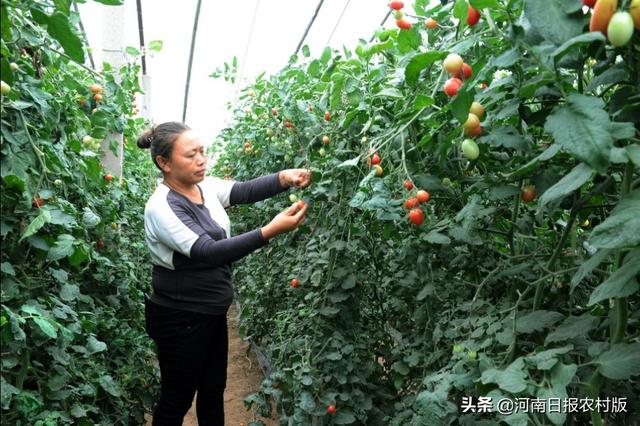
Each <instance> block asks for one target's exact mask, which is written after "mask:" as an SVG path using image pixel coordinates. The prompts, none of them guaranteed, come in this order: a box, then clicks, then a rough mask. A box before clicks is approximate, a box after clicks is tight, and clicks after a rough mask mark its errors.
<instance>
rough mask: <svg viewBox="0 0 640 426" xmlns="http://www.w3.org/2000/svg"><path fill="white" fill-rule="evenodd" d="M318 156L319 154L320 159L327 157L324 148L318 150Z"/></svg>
mask: <svg viewBox="0 0 640 426" xmlns="http://www.w3.org/2000/svg"><path fill="white" fill-rule="evenodd" d="M318 154H320V157H324V156H325V155H327V152H326V151H325V150H324V148H320V149H319V150H318Z"/></svg>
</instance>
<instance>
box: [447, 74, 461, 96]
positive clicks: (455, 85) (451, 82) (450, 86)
mask: <svg viewBox="0 0 640 426" xmlns="http://www.w3.org/2000/svg"><path fill="white" fill-rule="evenodd" d="M460 86H462V80H460V79H459V78H456V77H453V78H450V79H448V80H447V81H446V82H445V83H444V93H445V94H446V95H447V96H455V95H457V94H458V90H460Z"/></svg>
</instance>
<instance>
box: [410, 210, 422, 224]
mask: <svg viewBox="0 0 640 426" xmlns="http://www.w3.org/2000/svg"><path fill="white" fill-rule="evenodd" d="M409 219H410V220H411V222H413V224H414V225H421V224H422V221H423V220H424V213H422V210H421V209H419V208H415V209H412V210H411V211H410V212H409Z"/></svg>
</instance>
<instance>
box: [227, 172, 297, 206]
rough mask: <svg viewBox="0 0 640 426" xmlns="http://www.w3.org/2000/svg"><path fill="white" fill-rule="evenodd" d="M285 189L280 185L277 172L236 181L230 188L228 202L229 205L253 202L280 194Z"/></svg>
mask: <svg viewBox="0 0 640 426" xmlns="http://www.w3.org/2000/svg"><path fill="white" fill-rule="evenodd" d="M287 189H288V188H283V187H282V186H280V179H279V178H278V173H273V174H270V175H267V176H260V177H257V178H255V179H251V180H248V181H246V182H236V183H235V184H234V185H233V187H232V188H231V194H230V195H229V203H230V204H231V205H234V204H249V203H255V202H257V201H262V200H265V199H267V198H269V197H273V196H274V195H277V194H280V193H281V192H284V191H286V190H287Z"/></svg>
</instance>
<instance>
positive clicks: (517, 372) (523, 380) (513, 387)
mask: <svg viewBox="0 0 640 426" xmlns="http://www.w3.org/2000/svg"><path fill="white" fill-rule="evenodd" d="M480 380H481V381H482V383H484V384H487V383H495V384H497V385H498V386H499V387H500V389H502V390H504V391H507V392H511V393H519V392H522V391H524V390H525V389H526V388H527V372H526V370H525V369H524V360H523V359H522V357H520V358H518V359H516V360H515V361H513V362H512V363H511V365H509V366H508V367H507V368H506V369H504V370H498V369H495V368H490V369H488V370H485V371H483V372H482V376H481V377H480Z"/></svg>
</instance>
